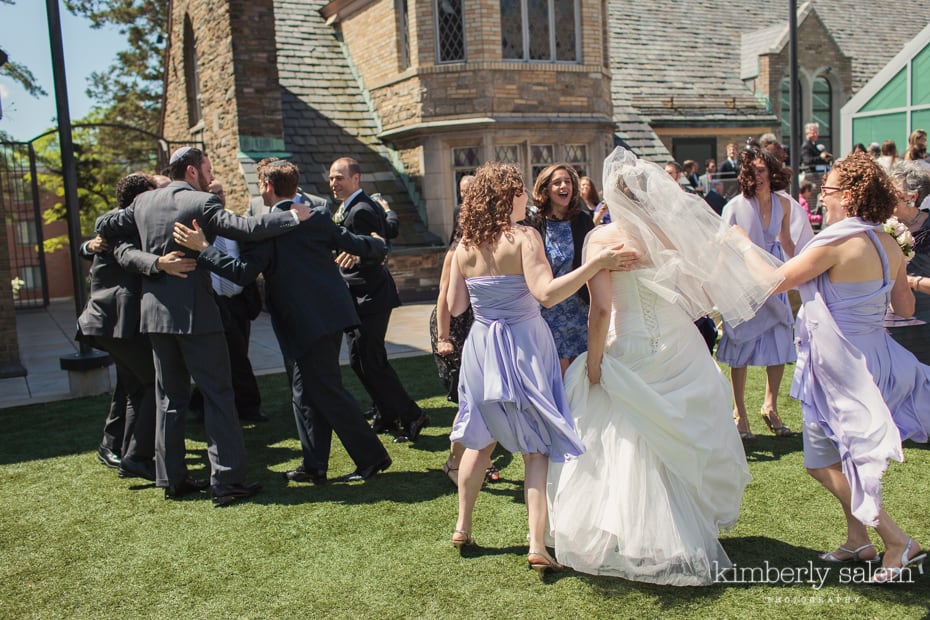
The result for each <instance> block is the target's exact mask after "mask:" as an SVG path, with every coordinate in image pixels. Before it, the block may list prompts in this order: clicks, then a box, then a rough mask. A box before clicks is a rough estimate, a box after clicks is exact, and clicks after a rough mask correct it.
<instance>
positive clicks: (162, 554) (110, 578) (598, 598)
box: [0, 356, 930, 620]
mask: <svg viewBox="0 0 930 620" xmlns="http://www.w3.org/2000/svg"><path fill="white" fill-rule="evenodd" d="M392 363H393V365H394V367H395V369H396V370H397V372H398V374H399V375H400V377H401V379H402V380H403V381H404V383H405V385H406V386H407V387H408V389H409V391H410V393H411V396H413V398H414V399H416V400H417V402H418V403H419V404H420V406H422V407H423V408H424V409H425V410H426V411H427V412H428V413H429V414H430V416H432V418H433V425H432V426H430V427H428V428H427V429H425V430H424V433H423V435H422V436H421V438H420V439H419V440H418V441H417V442H415V443H412V444H392V443H389V442H388V441H387V440H386V439H385V446H386V447H387V449H388V451H389V452H390V454H391V457H392V458H393V459H394V465H393V466H392V467H391V468H390V469H389V470H388V471H386V472H384V473H383V474H381V475H378V476H376V477H375V478H374V479H372V480H371V481H369V482H367V483H355V484H338V483H332V484H328V485H326V486H312V485H309V484H292V485H287V484H285V482H284V480H283V479H282V477H281V472H283V471H285V470H287V469H292V468H293V467H295V466H296V465H297V464H299V463H300V458H301V456H300V446H299V443H298V441H297V439H296V433H295V430H294V419H293V415H292V413H291V408H290V400H289V392H288V387H287V382H286V379H285V378H284V376H283V375H273V376H267V377H260V378H259V384H260V386H261V390H262V396H263V399H264V401H265V403H264V405H265V408H266V410H267V411H268V412H269V413H270V414H271V416H272V420H271V421H270V422H267V423H265V424H254V425H247V426H246V428H245V429H244V435H245V441H246V446H247V449H248V454H249V475H250V478H251V479H254V480H257V481H259V482H262V483H263V484H264V487H265V489H264V491H263V492H262V493H261V494H259V495H258V496H256V498H255V499H254V500H253V501H249V502H244V503H242V504H240V505H233V506H229V507H227V508H224V509H215V508H213V507H212V506H211V504H210V502H209V500H208V499H206V497H205V496H201V497H195V498H192V499H190V500H189V501H180V502H167V501H165V500H164V499H162V493H161V492H160V491H159V490H157V489H154V488H152V486H151V485H150V484H148V483H145V482H144V481H140V480H137V479H129V480H121V479H119V478H117V477H116V475H115V473H114V472H113V471H112V470H108V469H105V468H104V467H102V466H101V465H99V464H98V463H97V461H96V459H95V452H94V449H95V447H96V445H97V443H98V442H99V441H100V433H101V425H102V422H103V418H104V416H105V415H106V407H107V403H108V399H107V398H106V397H96V398H85V399H78V400H72V401H64V402H59V403H51V404H46V405H36V406H30V407H20V408H13V409H7V410H2V411H0V429H2V430H0V433H2V438H0V480H2V484H0V549H2V550H3V553H2V557H3V561H2V562H0V609H2V611H0V616H3V617H10V618H16V617H34V618H61V617H67V618H101V617H110V616H113V615H114V610H116V613H118V615H119V616H121V617H127V618H136V617H140V618H220V619H226V618H407V617H416V618H455V619H462V618H555V617H558V618H688V619H690V618H757V617H758V618H766V619H767V620H776V619H779V618H838V619H839V618H902V619H912V618H921V617H924V616H925V614H926V610H927V594H926V593H927V586H928V584H930V576H927V575H925V576H917V575H916V573H915V577H916V579H915V583H913V584H903V585H895V586H890V587H887V586H886V587H877V586H868V585H862V584H854V583H850V584H843V583H840V582H839V579H838V575H839V571H840V568H841V567H840V566H838V565H835V564H833V565H831V564H827V563H825V562H821V561H819V560H817V558H816V553H817V552H818V551H825V550H828V549H833V548H835V547H836V546H837V545H839V544H841V543H842V542H843V540H844V539H845V535H846V531H845V527H844V521H843V516H842V512H841V510H840V508H839V505H838V504H837V502H836V500H835V499H834V498H833V497H832V496H831V495H830V494H829V493H828V492H827V491H826V490H824V489H823V488H822V487H820V486H819V485H818V484H817V483H816V482H814V481H813V480H812V479H811V478H810V477H809V476H808V475H807V474H806V472H805V471H804V465H803V455H802V452H801V449H802V448H801V438H800V437H794V438H788V439H776V438H774V437H772V436H771V435H770V434H767V433H766V431H764V430H762V428H763V427H762V424H761V420H759V416H758V414H755V415H754V416H753V419H752V424H753V429H754V430H755V431H757V432H759V439H758V440H756V441H755V442H753V443H752V444H751V445H749V444H747V456H748V459H749V466H750V470H751V472H752V476H753V480H752V482H751V483H750V485H749V487H748V488H747V489H746V493H745V495H744V497H743V504H742V511H741V514H740V519H739V521H738V522H737V524H736V527H735V528H734V529H733V530H732V531H730V532H728V533H727V534H725V535H723V537H722V543H723V545H724V547H725V548H726V550H727V553H728V554H729V555H730V558H731V559H732V560H733V561H734V562H735V563H736V564H737V565H738V566H741V567H761V568H764V567H766V562H768V566H770V567H775V568H787V569H795V570H796V569H799V568H806V567H808V566H810V565H809V564H808V562H813V566H814V567H816V568H818V569H829V571H830V573H829V575H828V579H827V580H826V584H825V585H824V587H823V588H822V589H814V588H813V587H812V585H811V584H810V583H803V582H792V581H785V580H783V581H776V582H774V583H771V584H760V583H755V584H752V583H750V584H726V585H723V584H721V585H716V586H712V587H706V588H673V587H664V586H654V585H650V584H643V583H634V582H630V581H625V580H622V579H614V578H609V577H593V576H590V575H584V574H581V573H575V572H572V571H565V572H563V573H558V574H555V575H551V576H549V577H547V578H546V579H545V580H544V581H540V580H539V579H538V578H537V577H536V576H535V574H534V573H533V572H532V571H530V570H528V569H527V566H526V560H525V554H526V551H527V547H526V528H527V523H526V511H525V509H524V506H523V492H522V480H523V465H522V461H521V459H520V458H519V457H518V456H512V455H510V454H505V453H503V452H502V451H501V450H500V449H499V450H498V452H497V453H496V460H497V464H498V466H499V467H500V468H501V473H502V480H501V482H499V483H496V484H486V485H485V487H484V489H483V490H482V492H481V495H480V497H479V499H478V505H477V509H476V513H475V536H476V538H477V541H478V544H479V545H480V547H479V548H477V549H474V550H473V551H469V553H467V554H466V555H465V557H461V558H460V557H458V556H457V555H456V554H455V553H454V552H453V549H452V547H451V545H450V543H449V538H450V536H451V535H452V528H453V526H454V523H455V515H456V509H457V499H456V495H455V491H454V489H453V488H452V486H451V485H450V484H449V482H448V481H447V480H446V478H445V477H444V476H443V474H442V472H441V471H440V469H439V468H440V466H441V465H442V463H443V461H444V460H445V458H446V452H447V450H448V445H449V444H448V432H449V425H450V424H451V421H452V417H453V416H454V414H455V409H454V407H453V406H452V405H451V404H450V403H448V402H446V400H445V398H444V396H443V395H444V391H443V389H442V387H441V386H440V385H439V382H438V380H437V379H436V372H435V367H434V366H433V362H432V359H431V358H430V357H428V356H427V357H417V358H408V359H402V360H394V361H393V362H392ZM343 376H344V378H345V381H346V385H347V386H349V387H350V389H351V390H352V391H353V393H354V394H355V395H356V396H357V397H358V398H359V399H360V401H361V402H362V403H367V402H368V397H367V396H366V395H365V394H364V391H363V390H362V389H361V387H360V385H359V383H358V382H357V381H356V379H355V377H354V375H352V373H351V371H349V370H348V369H344V375H343ZM787 383H788V382H787V381H786V382H784V383H783V387H782V398H781V399H780V403H781V410H782V413H783V417H784V420H785V422H786V423H787V424H788V425H789V426H791V427H792V428H800V426H801V425H800V412H799V410H798V406H797V403H796V402H794V401H791V400H790V399H788V397H787V395H786V394H785V392H786V391H787ZM763 389H764V373H763V372H762V370H761V369H757V368H753V369H750V373H749V384H748V389H747V394H748V395H749V396H750V402H749V403H748V406H749V408H750V410H751V411H758V409H759V406H760V405H761V396H762V393H763ZM188 436H189V439H188V441H187V461H188V464H189V466H190V468H191V470H192V473H194V475H198V476H203V475H205V474H206V473H207V470H206V469H205V467H206V465H205V462H206V457H205V454H206V449H207V446H206V443H205V441H204V435H203V427H202V426H199V425H196V424H190V426H189V429H188ZM904 452H905V462H904V463H893V464H892V465H891V467H890V468H889V470H888V472H887V474H886V475H885V485H884V489H885V504H886V507H887V508H888V510H889V512H890V514H891V515H893V516H894V518H895V519H896V520H897V521H898V523H899V524H900V525H901V526H902V527H903V528H904V529H905V530H906V531H907V532H908V533H910V534H911V535H912V536H914V537H915V538H916V539H917V540H918V541H919V542H921V543H923V544H924V546H925V547H926V546H928V545H930V528H928V524H927V519H926V515H927V512H928V510H930V499H928V496H927V494H926V493H925V492H923V491H924V489H925V488H926V483H925V480H926V472H927V469H928V467H930V450H928V449H927V448H926V447H925V446H918V445H914V444H910V443H908V444H905V450H904ZM351 469H352V464H351V461H350V460H349V459H348V456H347V455H346V453H345V451H344V450H343V449H342V446H341V445H340V444H339V442H338V441H337V440H334V442H333V457H332V462H331V466H330V473H331V474H332V475H338V474H341V473H345V472H348V471H350V470H351ZM875 540H876V542H877V537H876V538H875ZM847 568H848V567H847ZM860 568H861V566H860Z"/></svg>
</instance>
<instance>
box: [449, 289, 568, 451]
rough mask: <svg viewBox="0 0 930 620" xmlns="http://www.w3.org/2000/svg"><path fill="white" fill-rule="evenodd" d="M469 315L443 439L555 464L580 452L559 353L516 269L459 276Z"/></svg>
mask: <svg viewBox="0 0 930 620" xmlns="http://www.w3.org/2000/svg"><path fill="white" fill-rule="evenodd" d="M465 283H466V285H467V286H468V293H469V296H470V298H471V307H472V310H474V313H475V322H474V323H473V324H472V327H471V331H470V332H469V333H468V339H467V340H466V341H465V346H464V348H463V349H462V368H461V371H460V373H461V374H460V377H459V416H458V420H457V422H456V423H455V426H454V427H453V429H452V434H451V435H450V436H449V438H450V439H451V440H452V441H458V442H460V443H461V444H462V445H464V446H465V447H466V448H471V449H474V450H480V449H481V448H484V447H486V446H488V445H489V444H490V443H491V442H493V441H497V442H499V443H500V444H501V445H502V446H504V448H506V449H507V450H509V451H511V452H520V453H523V454H529V453H534V452H538V453H541V454H548V455H549V458H550V460H552V461H555V462H563V461H565V460H569V459H572V458H574V457H576V456H578V455H580V454H582V453H583V452H584V445H583V444H582V443H581V439H580V438H579V437H578V434H577V432H576V431H575V425H574V423H573V422H572V416H571V413H570V412H569V409H568V401H567V400H566V398H565V389H564V387H563V385H562V375H561V371H560V369H559V354H558V352H557V351H556V348H555V342H554V341H553V339H552V333H551V331H550V330H549V326H548V325H547V324H546V322H545V321H544V320H543V318H542V316H541V314H540V312H539V302H538V301H536V299H535V298H534V297H533V296H532V295H531V294H530V291H529V289H528V288H527V286H526V280H525V279H524V277H523V276H522V275H505V276H480V277H475V278H468V279H467V280H465Z"/></svg>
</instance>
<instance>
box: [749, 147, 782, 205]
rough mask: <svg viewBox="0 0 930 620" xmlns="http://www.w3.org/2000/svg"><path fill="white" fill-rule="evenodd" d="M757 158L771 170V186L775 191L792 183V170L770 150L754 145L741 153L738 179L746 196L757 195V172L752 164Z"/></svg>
mask: <svg viewBox="0 0 930 620" xmlns="http://www.w3.org/2000/svg"><path fill="white" fill-rule="evenodd" d="M757 159H761V160H762V161H763V163H765V167H766V168H767V169H768V171H769V187H771V188H772V192H773V193H774V192H780V191H781V190H783V189H787V188H788V186H789V185H791V172H790V170H789V169H787V168H785V166H784V164H782V163H781V161H779V159H778V158H777V157H775V155H774V154H773V153H771V152H770V151H766V150H765V149H760V148H757V147H753V148H751V149H746V150H744V151H743V152H741V153H740V154H739V177H737V181H738V182H739V187H740V189H741V190H742V191H743V196H744V197H745V198H753V197H755V195H756V172H755V170H753V167H752V164H753V162H754V161H756V160H757Z"/></svg>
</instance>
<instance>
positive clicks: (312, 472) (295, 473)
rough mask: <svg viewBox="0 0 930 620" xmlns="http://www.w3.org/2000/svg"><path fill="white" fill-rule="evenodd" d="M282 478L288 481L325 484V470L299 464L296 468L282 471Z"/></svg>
mask: <svg viewBox="0 0 930 620" xmlns="http://www.w3.org/2000/svg"><path fill="white" fill-rule="evenodd" d="M284 479H285V480H287V481H288V482H312V483H313V484H326V470H325V469H307V468H306V467H304V466H303V465H301V466H299V467H298V468H297V469H292V470H290V471H286V472H284Z"/></svg>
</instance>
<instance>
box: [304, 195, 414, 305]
mask: <svg viewBox="0 0 930 620" xmlns="http://www.w3.org/2000/svg"><path fill="white" fill-rule="evenodd" d="M395 217H396V216H395ZM311 219H312V218H311ZM342 225H343V226H344V227H346V228H347V229H348V230H349V231H350V232H352V233H354V234H356V235H370V234H371V233H377V234H378V235H380V236H381V237H383V238H385V239H390V238H391V237H392V236H396V234H397V233H396V229H395V231H394V232H393V235H392V230H391V225H390V224H389V223H388V221H387V214H386V213H385V212H384V209H383V208H382V207H381V205H379V204H377V203H376V202H375V201H374V200H372V199H371V197H370V196H368V194H366V193H365V192H361V193H360V194H358V195H357V196H355V198H353V199H352V201H351V202H350V203H349V204H347V205H346V208H345V219H343V221H342ZM342 277H343V278H345V281H346V284H348V285H349V291H350V292H351V293H352V295H353V297H355V303H356V306H357V307H358V313H359V315H360V316H365V315H368V314H380V313H383V312H387V311H389V310H391V309H392V308H396V307H397V306H399V305H400V297H399V296H398V295H397V286H395V284H394V278H392V277H391V272H390V271H388V269H387V267H386V266H385V265H384V260H383V258H382V259H371V258H368V259H363V260H361V261H359V264H358V265H357V266H356V267H353V268H352V269H342Z"/></svg>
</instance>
